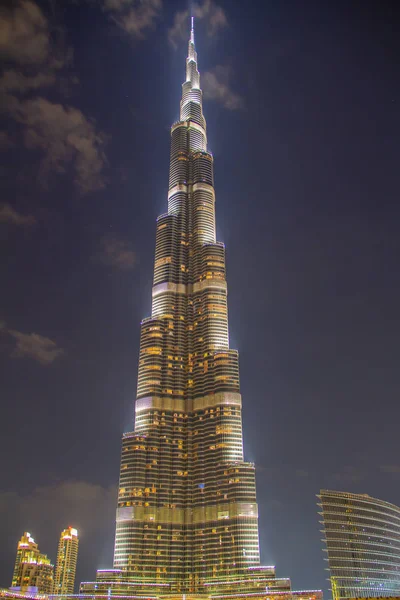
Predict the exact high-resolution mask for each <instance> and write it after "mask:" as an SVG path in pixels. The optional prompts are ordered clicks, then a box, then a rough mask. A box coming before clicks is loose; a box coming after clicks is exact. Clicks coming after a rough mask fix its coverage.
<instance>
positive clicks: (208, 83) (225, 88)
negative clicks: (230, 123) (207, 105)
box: [201, 65, 244, 110]
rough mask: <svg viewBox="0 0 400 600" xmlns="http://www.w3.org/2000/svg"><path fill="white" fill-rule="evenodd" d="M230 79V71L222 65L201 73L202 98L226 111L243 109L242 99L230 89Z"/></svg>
mask: <svg viewBox="0 0 400 600" xmlns="http://www.w3.org/2000/svg"><path fill="white" fill-rule="evenodd" d="M231 79H232V69H231V68H230V67H224V66H222V65H217V66H216V67H215V68H214V69H211V70H210V71H206V72H205V73H203V75H202V79H201V81H202V88H203V93H204V98H205V99H207V100H214V101H215V102H218V103H219V104H221V105H222V106H223V107H224V108H226V109H227V110H240V109H242V108H244V101H243V98H242V97H241V96H239V94H237V93H236V92H234V91H233V90H232V88H231Z"/></svg>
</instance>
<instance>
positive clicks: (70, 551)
mask: <svg viewBox="0 0 400 600" xmlns="http://www.w3.org/2000/svg"><path fill="white" fill-rule="evenodd" d="M78 545H79V539H78V532H77V530H76V529H74V528H73V527H68V528H67V529H64V531H62V532H61V536H60V541H59V542H58V552H57V563H56V572H55V577H54V590H53V591H54V594H73V593H74V585H75V572H76V562H77V560H78Z"/></svg>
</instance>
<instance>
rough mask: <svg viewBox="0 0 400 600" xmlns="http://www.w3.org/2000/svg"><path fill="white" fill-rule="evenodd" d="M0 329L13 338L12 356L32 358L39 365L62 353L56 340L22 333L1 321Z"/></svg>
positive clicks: (50, 361)
mask: <svg viewBox="0 0 400 600" xmlns="http://www.w3.org/2000/svg"><path fill="white" fill-rule="evenodd" d="M0 331H1V333H3V334H8V335H10V336H11V337H12V338H14V340H15V345H14V348H13V349H12V351H11V354H10V356H11V357H12V358H24V357H26V356H28V357H30V358H33V359H34V360H36V361H37V362H38V363H40V364H41V365H49V364H51V363H52V362H54V361H55V360H56V358H58V357H59V356H60V355H61V354H63V353H64V350H63V349H62V348H59V347H58V346H57V344H56V342H53V340H51V339H50V338H47V337H44V336H42V335H39V334H38V333H22V332H21V331H16V330H15V329H8V328H7V327H6V325H5V323H1V326H0Z"/></svg>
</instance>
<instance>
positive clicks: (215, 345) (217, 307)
mask: <svg viewBox="0 0 400 600" xmlns="http://www.w3.org/2000/svg"><path fill="white" fill-rule="evenodd" d="M81 594H82V597H86V598H88V597H93V596H94V595H95V596H102V597H104V598H106V597H108V596H109V595H110V594H111V595H116V596H119V597H128V596H146V597H147V598H149V597H151V598H157V597H160V596H171V595H175V597H177V596H181V597H182V596H184V597H185V595H187V594H196V595H204V596H207V597H213V598H215V599H217V598H224V600H227V599H228V598H237V597H241V596H243V595H248V594H249V595H252V598H253V600H255V599H256V598H257V596H259V597H260V598H263V599H265V598H268V600H272V599H275V598H280V599H281V598H282V597H286V598H292V597H298V598H302V597H303V595H305V597H307V598H308V599H312V600H317V599H320V598H321V597H322V594H321V592H320V591H316V592H305V593H304V594H303V592H298V593H292V592H291V590H290V580H289V579H287V578H282V579H277V578H276V576H275V567H273V566H272V567H271V566H270V567H262V566H260V555H259V542H258V511H257V502H256V486H255V469H254V465H253V464H252V463H248V462H245V460H244V457H243V439H242V412H241V395H240V387H239V365H238V353H237V351H236V350H232V349H231V348H230V346H229V335H228V308H227V284H226V278H225V248H224V245H223V244H222V243H221V242H218V241H217V240H216V236H215V191H214V177H213V157H212V155H211V153H210V152H209V151H208V149H207V133H206V122H205V119H204V116H203V108H202V92H201V88H200V75H199V71H198V68H197V54H196V49H195V41H194V31H193V22H192V29H191V33H190V40H189V47H188V56H187V59H186V79H185V82H184V83H183V86H182V99H181V103H180V120H179V121H178V122H176V123H174V124H173V125H172V128H171V155H170V176H169V190H168V212H167V213H166V214H163V215H161V216H160V217H158V219H157V231H156V249H155V263H154V277H153V289H152V311H151V316H150V317H148V318H145V319H144V320H143V321H142V324H141V340H140V355H139V372H138V386H137V400H136V405H135V426H134V431H133V432H131V433H126V434H125V435H124V436H123V440H122V454H121V470H120V480H119V492H118V508H117V515H116V537H115V551H114V568H113V569H110V570H101V571H98V572H97V580H96V582H84V583H82V584H81Z"/></svg>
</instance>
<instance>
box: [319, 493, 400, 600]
mask: <svg viewBox="0 0 400 600" xmlns="http://www.w3.org/2000/svg"><path fill="white" fill-rule="evenodd" d="M318 498H319V506H320V507H321V509H322V512H320V513H319V514H320V515H321V516H322V521H321V523H322V525H323V527H324V529H323V533H324V536H325V537H324V542H325V543H326V551H327V561H328V564H329V571H330V580H331V587H332V595H333V598H334V600H345V599H346V598H355V597H358V598H359V597H376V596H400V508H399V507H397V506H395V505H394V504H389V502H384V501H383V500H377V499H376V498H371V497H370V496H368V495H367V494H349V493H346V492H333V491H329V490H321V492H320V495H319V496H318Z"/></svg>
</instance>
